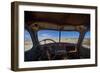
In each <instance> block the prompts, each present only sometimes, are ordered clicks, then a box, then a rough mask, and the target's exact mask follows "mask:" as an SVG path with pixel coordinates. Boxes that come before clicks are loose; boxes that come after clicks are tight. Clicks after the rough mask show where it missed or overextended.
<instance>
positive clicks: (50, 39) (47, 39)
mask: <svg viewBox="0 0 100 73" xmlns="http://www.w3.org/2000/svg"><path fill="white" fill-rule="evenodd" d="M47 40H50V41H52V42H53V43H56V41H54V40H52V39H43V40H41V41H40V42H42V41H44V42H45V44H46V41H47ZM40 42H39V43H40Z"/></svg>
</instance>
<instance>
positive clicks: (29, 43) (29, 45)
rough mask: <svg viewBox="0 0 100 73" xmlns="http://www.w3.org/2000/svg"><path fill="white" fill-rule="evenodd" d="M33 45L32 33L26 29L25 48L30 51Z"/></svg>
mask: <svg viewBox="0 0 100 73" xmlns="http://www.w3.org/2000/svg"><path fill="white" fill-rule="evenodd" d="M32 47H33V42H32V39H31V36H30V33H29V32H28V31H27V30H26V29H25V30H24V50H25V51H28V50H31V48H32Z"/></svg>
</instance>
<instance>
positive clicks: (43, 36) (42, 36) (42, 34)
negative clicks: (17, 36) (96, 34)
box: [24, 30, 90, 40]
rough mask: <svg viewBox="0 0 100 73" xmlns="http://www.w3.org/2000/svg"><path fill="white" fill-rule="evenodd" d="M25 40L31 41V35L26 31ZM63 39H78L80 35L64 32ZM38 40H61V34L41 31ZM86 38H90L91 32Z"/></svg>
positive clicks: (74, 32) (62, 33)
mask: <svg viewBox="0 0 100 73" xmlns="http://www.w3.org/2000/svg"><path fill="white" fill-rule="evenodd" d="M24 37H25V40H31V38H30V34H29V33H28V32H27V31H26V30H25V34H24ZM61 37H62V38H78V37H79V33H78V32H76V31H69V32H68V31H62V32H61ZM38 38H39V40H42V39H46V38H53V39H54V38H55V39H56V38H59V32H58V31H53V30H41V31H38ZM85 38H90V32H87V33H86V35H85Z"/></svg>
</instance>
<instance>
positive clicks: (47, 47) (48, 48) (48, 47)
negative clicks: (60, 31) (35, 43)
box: [39, 39, 57, 60]
mask: <svg viewBox="0 0 100 73" xmlns="http://www.w3.org/2000/svg"><path fill="white" fill-rule="evenodd" d="M47 41H51V42H53V43H56V41H54V40H52V39H43V40H41V41H40V42H39V43H41V42H44V43H43V44H47V43H48V42H47ZM54 45H55V44H54ZM56 47H57V46H56ZM41 50H43V51H45V54H46V55H47V58H48V60H51V59H52V57H51V53H52V47H51V45H44V46H43V47H42V46H41Z"/></svg>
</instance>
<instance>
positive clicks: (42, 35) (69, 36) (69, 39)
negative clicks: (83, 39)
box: [38, 30, 79, 44]
mask: <svg viewBox="0 0 100 73" xmlns="http://www.w3.org/2000/svg"><path fill="white" fill-rule="evenodd" d="M78 38H79V32H77V31H55V30H40V31H38V39H39V41H42V40H44V39H52V40H54V41H55V42H61V43H77V41H78ZM46 43H53V42H52V41H50V40H47V41H46ZM40 44H45V43H44V42H40Z"/></svg>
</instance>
